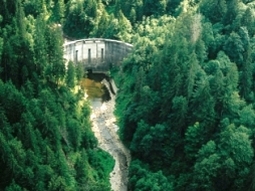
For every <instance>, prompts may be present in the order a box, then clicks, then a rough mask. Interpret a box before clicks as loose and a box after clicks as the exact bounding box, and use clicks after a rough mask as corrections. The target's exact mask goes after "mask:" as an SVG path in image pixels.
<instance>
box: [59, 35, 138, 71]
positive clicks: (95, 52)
mask: <svg viewBox="0 0 255 191" xmlns="http://www.w3.org/2000/svg"><path fill="white" fill-rule="evenodd" d="M132 48H133V46H132V45H131V44H128V43H125V42H122V41H117V40H111V39H102V38H90V39H81V40H75V41H70V42H66V43H65V44H64V58H65V59H66V60H67V61H73V62H75V63H77V62H82V63H83V64H84V67H85V68H86V69H87V70H93V71H94V72H97V71H108V70H109V69H110V67H111V66H112V65H118V64H119V63H120V62H121V61H122V60H123V58H125V57H126V56H127V55H128V53H130V52H131V50H132Z"/></svg>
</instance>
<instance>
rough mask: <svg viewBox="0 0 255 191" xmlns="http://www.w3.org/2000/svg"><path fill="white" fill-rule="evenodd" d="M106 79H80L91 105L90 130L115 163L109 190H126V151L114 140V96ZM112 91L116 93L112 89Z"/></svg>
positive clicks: (120, 143)
mask: <svg viewBox="0 0 255 191" xmlns="http://www.w3.org/2000/svg"><path fill="white" fill-rule="evenodd" d="M110 82H111V83H114V82H113V81H111V80H110V79H109V78H108V77H107V76H104V75H101V76H100V75H99V76H97V75H96V76H93V75H92V76H89V78H87V79H83V80H82V83H83V84H84V85H85V89H86V94H87V95H88V98H87V99H89V100H90V102H91V108H92V114H91V121H92V130H93V132H94V133H95V136H96V138H97V139H98V143H99V147H100V148H102V149H103V150H105V151H106V152H108V153H109V154H110V155H112V157H113V158H114V160H115V166H114V169H113V171H112V172H111V174H110V183H111V189H112V190H113V191H127V182H128V166H129V163H130V153H129V150H128V149H127V148H126V147H125V146H124V145H123V144H122V142H121V140H120V139H119V137H118V134H117V131H118V126H117V125H116V118H115V116H114V107H115V95H116V93H117V92H113V91H112V88H111V85H112V84H110ZM115 91H116V90H115Z"/></svg>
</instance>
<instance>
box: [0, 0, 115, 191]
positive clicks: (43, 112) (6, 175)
mask: <svg viewBox="0 0 255 191" xmlns="http://www.w3.org/2000/svg"><path fill="white" fill-rule="evenodd" d="M0 3H1V5H2V6H0V10H1V14H3V16H2V15H1V16H0V78H1V79H0V152H1V156H2V157H1V159H0V168H1V176H0V190H10V191H11V190H17V191H19V190H38V191H44V190H82V189H84V187H83V186H84V185H86V190H95V189H94V188H95V185H96V187H97V189H98V190H99V189H100V188H105V189H104V190H110V188H109V181H108V180H109V172H110V171H111V170H112V166H113V159H112V158H111V157H110V156H109V155H107V154H106V153H105V152H103V151H101V150H100V151H98V150H97V149H96V148H97V141H96V138H95V136H94V134H93V132H92V130H91V122H90V108H89V105H88V103H87V102H86V101H84V100H83V96H81V95H84V92H81V90H80V91H79V92H77V93H75V92H73V89H74V87H75V86H76V85H78V81H79V80H80V79H81V78H82V77H83V73H82V72H80V73H79V72H77V71H79V70H80V71H82V70H83V69H81V68H79V67H77V68H76V67H75V66H74V65H73V64H69V66H68V68H67V69H66V68H65V64H64V60H63V47H62V45H63V36H62V30H61V27H60V25H59V24H58V23H61V22H62V21H63V20H62V19H63V13H64V11H65V6H64V1H51V0H47V1H46V0H45V1H44V0H32V1H19V0H18V1H15V2H10V1H0ZM76 70H77V71H76ZM88 150H93V159H95V161H96V165H97V166H100V169H97V166H96V165H95V164H94V163H90V158H89V157H87V155H88V153H91V152H90V151H88ZM108 165H109V167H108ZM77 166H78V167H77ZM98 177H100V178H98ZM88 183H89V184H88ZM101 185H103V186H101Z"/></svg>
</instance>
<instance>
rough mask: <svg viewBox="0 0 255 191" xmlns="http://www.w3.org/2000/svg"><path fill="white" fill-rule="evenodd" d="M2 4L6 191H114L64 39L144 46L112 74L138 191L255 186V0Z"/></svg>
mask: <svg viewBox="0 0 255 191" xmlns="http://www.w3.org/2000/svg"><path fill="white" fill-rule="evenodd" d="M0 4H1V6H0V78H1V80H0V97H1V102H0V115H1V118H0V119H1V120H0V123H1V126H0V128H1V131H0V152H1V156H2V157H1V158H0V167H1V168H0V169H1V176H0V189H1V190H103V191H105V190H110V188H109V182H108V178H109V172H110V171H111V168H112V165H113V161H112V159H111V158H110V157H109V156H108V155H107V154H106V153H104V152H103V151H101V150H100V149H97V141H96V139H95V137H94V135H93V133H92V131H91V124H90V121H89V115H90V109H89V106H88V103H87V102H86V101H84V100H83V92H82V91H81V90H78V88H77V85H78V82H79V80H80V79H81V77H82V76H83V74H82V73H81V71H82V70H81V69H80V66H75V65H74V63H71V62H70V63H68V64H67V65H66V66H65V61H64V60H63V50H62V44H63V36H66V37H69V38H71V39H77V38H88V37H102V38H112V39H118V40H123V41H125V42H130V43H132V44H133V45H134V49H133V52H132V53H131V54H130V56H129V57H128V58H126V59H125V60H124V62H123V64H122V66H121V67H119V68H113V69H112V71H111V75H112V76H113V77H114V79H115V81H116V82H117V84H119V92H118V97H117V107H116V115H117V117H118V124H119V126H120V130H119V134H120V136H121V138H122V140H123V141H124V142H125V144H126V145H127V147H128V148H129V149H130V150H131V154H132V162H131V165H130V169H129V190H132V191H133V190H134V191H142V190H151V191H165V190H168V191H171V190H178V191H182V190H194V191H199V190H201V191H205V190H208V191H214V190H215V191H221V190H226V191H227V190H229V191H233V190H237V191H238V190H255V174H254V170H255V161H254V149H255V144H254V141H255V140H254V139H255V129H254V127H255V108H254V104H255V94H254V93H255V84H254V81H255V80H254V78H255V67H254V66H255V52H254V48H255V37H254V35H255V1H253V0H157V1H156V0H155V1H154V0H136V1H135V0H131V1H124V0H17V1H5V0H0Z"/></svg>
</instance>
